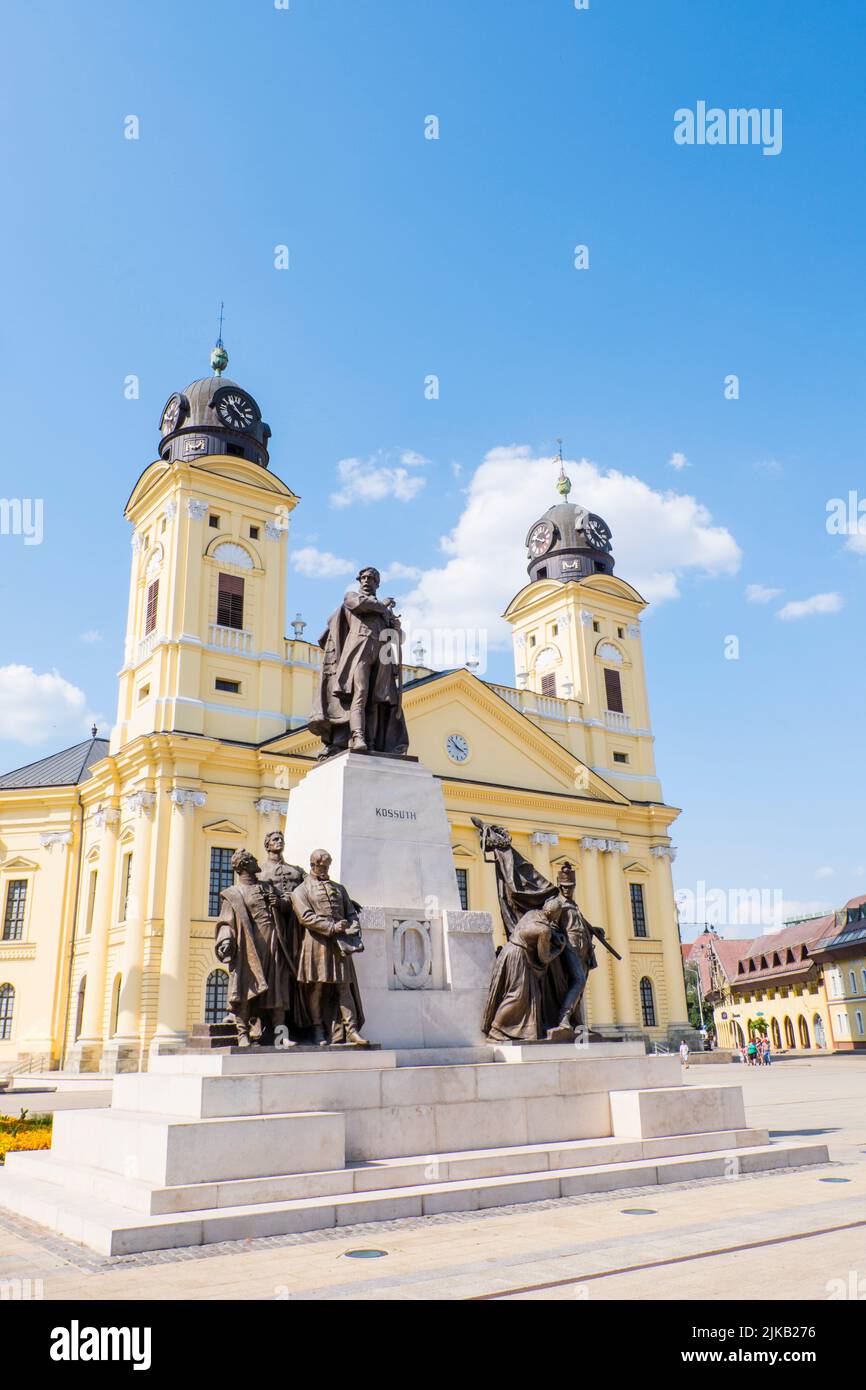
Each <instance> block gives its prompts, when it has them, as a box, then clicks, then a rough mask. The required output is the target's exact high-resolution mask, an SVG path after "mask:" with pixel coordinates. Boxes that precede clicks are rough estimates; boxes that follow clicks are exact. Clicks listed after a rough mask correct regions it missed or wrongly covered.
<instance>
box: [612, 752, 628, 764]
mask: <svg viewBox="0 0 866 1390" xmlns="http://www.w3.org/2000/svg"><path fill="white" fill-rule="evenodd" d="M613 760H614V762H615V763H627V762H628V753H614V755H613Z"/></svg>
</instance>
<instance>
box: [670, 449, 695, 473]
mask: <svg viewBox="0 0 866 1390" xmlns="http://www.w3.org/2000/svg"><path fill="white" fill-rule="evenodd" d="M668 463H669V465H670V467H671V468H675V469H676V470H677V472H678V473H680V472H682V470H683V469H684V468H691V464H690V463H689V461H688V459H687V458H686V456H685V454H679V453H677V454H671V456H670V458H669V459H668Z"/></svg>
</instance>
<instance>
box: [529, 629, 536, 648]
mask: <svg viewBox="0 0 866 1390" xmlns="http://www.w3.org/2000/svg"><path fill="white" fill-rule="evenodd" d="M529 645H530V647H534V646H535V633H534V632H530V634H529Z"/></svg>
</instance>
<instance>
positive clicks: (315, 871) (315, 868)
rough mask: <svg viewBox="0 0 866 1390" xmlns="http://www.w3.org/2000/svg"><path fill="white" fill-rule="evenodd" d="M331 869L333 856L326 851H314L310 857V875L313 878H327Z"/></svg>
mask: <svg viewBox="0 0 866 1390" xmlns="http://www.w3.org/2000/svg"><path fill="white" fill-rule="evenodd" d="M330 867H331V856H330V854H329V853H328V851H327V850H326V849H314V850H313V852H312V854H311V855H310V873H311V874H312V875H313V878H327V877H328V871H329V870H330Z"/></svg>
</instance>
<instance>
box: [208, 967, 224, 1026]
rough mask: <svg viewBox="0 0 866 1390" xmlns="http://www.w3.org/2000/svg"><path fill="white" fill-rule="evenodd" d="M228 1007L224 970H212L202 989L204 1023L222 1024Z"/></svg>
mask: <svg viewBox="0 0 866 1390" xmlns="http://www.w3.org/2000/svg"><path fill="white" fill-rule="evenodd" d="M228 1007H229V977H228V975H227V974H226V972H225V971H224V970H212V971H211V972H210V974H209V975H208V977H207V983H206V985H205V987H204V1021H205V1023H222V1021H223V1019H224V1018H225V1016H226V1014H227V1012H228Z"/></svg>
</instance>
